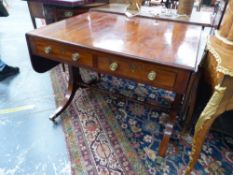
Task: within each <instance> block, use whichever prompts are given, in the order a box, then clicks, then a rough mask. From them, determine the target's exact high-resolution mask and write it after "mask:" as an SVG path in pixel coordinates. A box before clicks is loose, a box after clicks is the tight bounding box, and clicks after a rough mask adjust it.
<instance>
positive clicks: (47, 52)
mask: <svg viewBox="0 0 233 175" xmlns="http://www.w3.org/2000/svg"><path fill="white" fill-rule="evenodd" d="M51 52H52V47H51V46H47V47H45V48H44V53H45V54H50V53H51Z"/></svg>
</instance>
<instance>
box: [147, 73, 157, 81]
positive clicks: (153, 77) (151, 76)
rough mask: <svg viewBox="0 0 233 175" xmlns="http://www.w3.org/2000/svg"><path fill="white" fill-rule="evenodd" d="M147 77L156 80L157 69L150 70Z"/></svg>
mask: <svg viewBox="0 0 233 175" xmlns="http://www.w3.org/2000/svg"><path fill="white" fill-rule="evenodd" d="M147 78H148V79H149V80H150V81H154V80H155V78H156V72H155V71H150V72H149V74H148V75H147Z"/></svg>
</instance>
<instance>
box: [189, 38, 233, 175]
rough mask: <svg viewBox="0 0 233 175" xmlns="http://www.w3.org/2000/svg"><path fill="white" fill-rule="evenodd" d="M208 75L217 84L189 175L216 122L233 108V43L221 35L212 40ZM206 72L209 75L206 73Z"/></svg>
mask: <svg viewBox="0 0 233 175" xmlns="http://www.w3.org/2000/svg"><path fill="white" fill-rule="evenodd" d="M207 48H208V50H209V53H208V57H207V59H206V62H207V64H206V65H207V67H206V72H207V71H209V72H208V74H209V76H208V77H209V78H210V79H209V81H210V84H211V85H213V84H216V83H218V85H217V86H215V90H214V93H213V95H212V97H211V98H210V100H209V102H208V103H207V105H206V107H205V108H204V110H203V112H202V113H201V115H200V117H199V119H198V121H197V123H196V126H195V133H194V136H193V142H192V152H191V154H190V160H189V164H188V167H187V169H186V171H185V175H189V174H190V173H191V171H192V169H193V168H194V166H195V163H196V162H197V159H198V157H199V154H200V152H201V148H202V145H203V143H204V141H205V138H206V136H207V134H208V132H209V129H210V127H211V126H212V124H213V122H214V121H215V120H216V118H218V117H219V116H220V115H221V114H222V113H224V112H225V111H229V110H232V109H233V71H232V70H233V59H232V55H233V50H232V48H233V44H231V41H228V40H227V39H226V38H222V37H220V36H218V35H216V36H212V37H210V38H209V40H208V43H207ZM206 72H205V74H206Z"/></svg>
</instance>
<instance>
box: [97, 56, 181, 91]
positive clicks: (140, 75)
mask: <svg viewBox="0 0 233 175" xmlns="http://www.w3.org/2000/svg"><path fill="white" fill-rule="evenodd" d="M97 67H98V69H99V70H102V71H104V72H106V73H111V74H113V75H120V76H122V77H125V78H129V79H133V80H136V81H138V82H142V83H148V84H151V85H153V86H156V87H162V88H167V89H173V87H174V86H175V82H176V78H177V72H175V71H173V69H170V68H168V67H165V66H164V67H163V66H162V67H161V66H159V65H152V64H150V63H146V62H143V61H135V60H134V61H132V60H131V61H130V60H129V59H123V58H108V57H98V58H97Z"/></svg>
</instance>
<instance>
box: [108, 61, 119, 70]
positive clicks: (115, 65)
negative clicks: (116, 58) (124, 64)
mask: <svg viewBox="0 0 233 175" xmlns="http://www.w3.org/2000/svg"><path fill="white" fill-rule="evenodd" d="M117 68H118V63H116V62H113V63H111V64H110V66H109V69H110V70H111V71H113V72H114V71H116V70H117Z"/></svg>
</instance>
